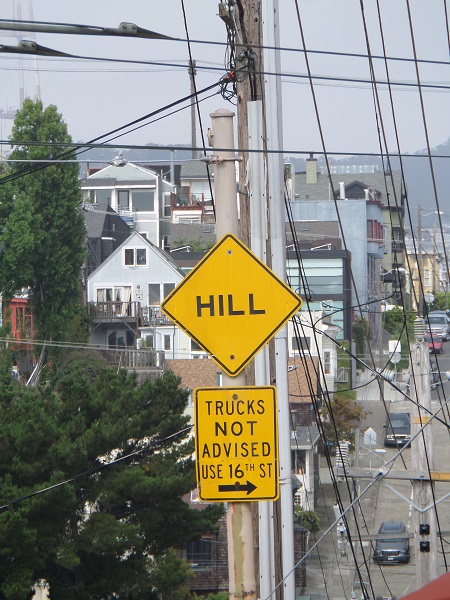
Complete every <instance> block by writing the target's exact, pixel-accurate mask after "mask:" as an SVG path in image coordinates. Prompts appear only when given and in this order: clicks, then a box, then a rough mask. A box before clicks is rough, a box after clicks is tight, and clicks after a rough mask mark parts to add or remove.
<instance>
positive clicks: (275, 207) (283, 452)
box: [262, 0, 295, 600]
mask: <svg viewBox="0 0 450 600" xmlns="http://www.w3.org/2000/svg"><path fill="white" fill-rule="evenodd" d="M279 31H280V29H279V3H278V0H262V38H263V46H264V47H265V48H264V54H263V56H264V60H263V62H264V73H265V75H264V98H265V115H264V116H265V138H266V148H267V150H271V151H275V152H268V154H267V171H268V205H269V225H270V233H269V236H270V244H271V267H272V270H273V271H274V272H275V274H276V275H278V277H279V278H280V279H282V280H283V281H286V242H285V240H286V233H285V217H284V214H285V213H284V166H283V155H282V149H283V140H282V103H281V79H280V77H279V76H278V75H268V73H275V74H276V73H281V66H280V51H279V50H277V48H279V47H280V35H279ZM274 346H275V381H276V386H277V389H278V403H279V404H278V405H279V408H278V423H279V432H280V436H279V440H280V442H279V453H280V505H281V540H282V574H283V591H284V600H294V599H295V571H294V510H293V496H292V468H291V447H290V440H291V436H290V415H289V390H288V376H287V366H288V345H287V327H286V326H284V327H283V328H282V329H281V330H280V331H279V332H278V333H277V334H276V336H275V343H274Z"/></svg>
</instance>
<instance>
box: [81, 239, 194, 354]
mask: <svg viewBox="0 0 450 600" xmlns="http://www.w3.org/2000/svg"><path fill="white" fill-rule="evenodd" d="M182 279H183V272H182V271H181V270H180V269H179V268H178V267H177V265H176V264H175V263H174V262H173V261H172V259H171V258H170V256H169V255H168V254H167V253H166V252H164V251H163V250H161V249H160V248H158V247H157V246H156V245H155V244H152V243H151V242H150V241H149V240H148V239H146V238H145V237H143V236H142V235H141V234H139V233H137V232H134V233H133V234H132V235H131V236H130V237H129V238H128V239H127V240H125V242H124V243H123V244H122V245H121V246H119V248H117V250H116V251H115V252H113V253H112V254H111V255H110V256H109V257H108V258H107V259H106V260H105V261H104V262H103V263H102V264H101V265H100V266H99V267H98V268H97V269H96V270H95V271H93V272H92V273H91V275H90V276H89V277H88V280H87V301H88V311H89V314H90V316H91V317H92V319H93V322H94V326H95V329H94V332H93V334H92V337H91V342H92V343H94V344H98V345H101V346H105V347H108V348H136V347H139V346H142V347H148V348H153V349H154V350H160V351H164V354H165V357H166V358H191V356H192V355H197V356H198V355H201V356H202V355H203V354H204V353H203V352H202V351H201V350H200V349H199V348H196V347H195V345H194V347H192V344H191V340H190V338H189V337H188V336H187V335H186V334H185V333H184V332H182V331H181V330H180V329H179V328H178V327H175V325H174V324H173V323H172V322H171V321H170V320H169V319H167V318H166V317H165V316H164V315H163V314H162V313H161V311H160V305H161V302H162V300H163V299H164V298H165V297H166V296H167V295H168V294H169V292H171V291H172V290H173V288H174V287H175V286H176V285H177V284H178V283H179V282H180V281H181V280H182Z"/></svg>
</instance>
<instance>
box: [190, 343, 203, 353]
mask: <svg viewBox="0 0 450 600" xmlns="http://www.w3.org/2000/svg"><path fill="white" fill-rule="evenodd" d="M191 352H203V348H200V346H199V345H198V344H197V342H194V340H191Z"/></svg>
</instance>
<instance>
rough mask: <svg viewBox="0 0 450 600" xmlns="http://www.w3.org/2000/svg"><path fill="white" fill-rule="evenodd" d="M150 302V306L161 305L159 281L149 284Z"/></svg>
mask: <svg viewBox="0 0 450 600" xmlns="http://www.w3.org/2000/svg"><path fill="white" fill-rule="evenodd" d="M148 304H149V306H159V305H160V304H161V297H160V286H159V283H149V284H148Z"/></svg>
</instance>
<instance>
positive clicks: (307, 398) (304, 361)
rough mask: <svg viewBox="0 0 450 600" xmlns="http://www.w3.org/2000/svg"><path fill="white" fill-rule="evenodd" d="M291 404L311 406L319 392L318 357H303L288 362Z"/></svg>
mask: <svg viewBox="0 0 450 600" xmlns="http://www.w3.org/2000/svg"><path fill="white" fill-rule="evenodd" d="M288 365H289V370H288V387H289V403H296V404H311V403H312V399H311V393H313V394H316V393H317V391H318V373H319V359H318V357H311V356H302V357H295V358H290V359H289V361H288Z"/></svg>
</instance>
